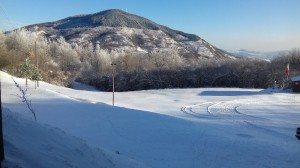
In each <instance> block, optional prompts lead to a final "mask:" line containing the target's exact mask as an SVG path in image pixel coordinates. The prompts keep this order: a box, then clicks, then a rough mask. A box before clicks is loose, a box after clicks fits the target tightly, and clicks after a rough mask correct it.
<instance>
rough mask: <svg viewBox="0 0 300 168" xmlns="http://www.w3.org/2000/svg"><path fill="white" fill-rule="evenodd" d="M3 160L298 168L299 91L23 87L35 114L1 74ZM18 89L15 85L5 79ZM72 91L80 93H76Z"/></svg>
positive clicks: (21, 163) (159, 167) (163, 167)
mask: <svg viewBox="0 0 300 168" xmlns="http://www.w3.org/2000/svg"><path fill="white" fill-rule="evenodd" d="M1 79H2V101H3V102H2V103H3V104H2V106H3V108H4V113H3V122H4V123H3V127H4V139H5V152H6V153H5V154H6V158H7V161H6V164H8V165H13V164H15V165H18V166H20V167H37V166H38V167H72V166H73V167H93V166H94V167H146V166H148V167H153V168H166V167H172V168H182V167H185V168H198V167H256V168H257V167H272V168H273V167H275V168H276V167H278V168H285V167H286V168H291V167H300V158H299V156H300V141H298V140H297V139H296V138H295V132H296V127H299V126H300V94H293V93H290V92H284V91H280V90H271V89H270V90H261V89H240V88H199V89H164V90H148V91H136V92H122V93H115V105H116V106H115V107H113V106H111V105H110V104H111V101H112V94H111V93H107V92H100V91H97V90H93V88H91V87H89V88H88V89H86V90H85V88H86V87H85V86H81V85H80V84H76V85H74V87H76V89H69V88H63V87H58V86H54V85H50V84H47V83H44V82H40V87H39V88H37V89H35V88H34V83H33V82H30V83H29V87H28V88H27V89H28V90H27V94H28V96H29V99H30V100H31V102H32V107H33V108H34V110H35V112H36V116H37V121H36V122H35V121H34V119H33V116H32V114H31V112H30V111H29V110H28V109H27V108H26V105H25V103H24V102H21V99H20V98H19V97H18V95H20V94H21V93H20V91H19V90H18V88H17V87H16V86H15V84H14V83H13V81H12V78H11V77H10V76H9V75H8V74H6V73H2V72H1ZM14 79H15V80H16V82H17V83H18V84H20V86H21V87H22V88H24V89H25V88H26V87H25V86H24V84H25V80H24V79H18V78H14ZM80 89H81V90H80Z"/></svg>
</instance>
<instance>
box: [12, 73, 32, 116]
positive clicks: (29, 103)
mask: <svg viewBox="0 0 300 168" xmlns="http://www.w3.org/2000/svg"><path fill="white" fill-rule="evenodd" d="M11 78H12V80H13V81H14V83H15V85H16V87H17V88H19V90H20V92H21V93H22V95H21V96H19V97H20V98H21V99H22V102H25V103H26V105H27V107H28V109H29V110H30V111H31V113H32V114H33V117H34V120H35V121H36V115H35V111H34V110H33V108H32V105H31V100H28V97H29V96H30V95H29V96H28V95H26V93H27V89H25V90H23V89H22V88H21V86H20V85H19V84H18V83H17V82H16V81H15V80H14V78H13V77H11Z"/></svg>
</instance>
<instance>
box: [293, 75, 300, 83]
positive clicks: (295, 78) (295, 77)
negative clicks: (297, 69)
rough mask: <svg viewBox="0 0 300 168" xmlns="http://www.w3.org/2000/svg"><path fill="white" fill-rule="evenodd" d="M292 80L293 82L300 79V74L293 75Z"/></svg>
mask: <svg viewBox="0 0 300 168" xmlns="http://www.w3.org/2000/svg"><path fill="white" fill-rule="evenodd" d="M291 81H293V82H296V81H300V75H299V76H294V77H291Z"/></svg>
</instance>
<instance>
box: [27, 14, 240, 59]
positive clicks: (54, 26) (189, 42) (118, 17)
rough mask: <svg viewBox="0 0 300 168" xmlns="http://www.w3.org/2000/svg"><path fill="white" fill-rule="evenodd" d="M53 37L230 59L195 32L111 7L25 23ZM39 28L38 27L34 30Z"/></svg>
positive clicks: (116, 47)
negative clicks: (60, 18) (43, 21)
mask: <svg viewBox="0 0 300 168" xmlns="http://www.w3.org/2000/svg"><path fill="white" fill-rule="evenodd" d="M25 28H27V29H28V30H30V31H40V32H43V34H44V35H45V37H47V38H50V39H52V40H56V39H58V38H60V37H61V36H62V37H64V38H65V39H66V40H67V41H68V42H69V43H75V44H79V45H88V44H89V43H92V44H93V45H94V46H96V45H97V44H98V45H100V46H101V48H103V49H108V50H114V51H118V52H125V53H135V52H141V53H143V52H146V53H147V52H150V53H152V52H158V51H165V50H170V51H175V52H177V53H179V54H180V55H181V56H184V57H187V58H194V57H195V58H197V59H198V58H210V59H232V58H234V57H233V56H232V55H231V54H229V53H227V52H225V51H223V50H221V49H218V48H217V47H215V46H213V45H211V44H209V43H208V42H206V41H205V40H203V39H201V38H200V37H198V36H197V35H194V34H188V33H184V32H181V31H177V30H173V29H171V28H168V27H166V26H163V25H159V24H157V23H155V22H153V21H151V20H149V19H146V18H144V17H141V16H137V15H134V14H130V13H127V12H125V11H122V10H118V9H112V10H106V11H102V12H98V13H94V14H87V15H79V16H71V17H68V18H65V19H62V20H58V21H55V22H47V23H40V24H34V25H29V26H26V27H25ZM37 28H38V29H37Z"/></svg>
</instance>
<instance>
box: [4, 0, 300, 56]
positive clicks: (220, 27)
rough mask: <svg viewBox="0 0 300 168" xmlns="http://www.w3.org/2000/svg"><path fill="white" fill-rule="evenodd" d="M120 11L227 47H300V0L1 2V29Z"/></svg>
mask: <svg viewBox="0 0 300 168" xmlns="http://www.w3.org/2000/svg"><path fill="white" fill-rule="evenodd" d="M107 9H121V10H124V11H127V12H129V13H133V14H136V15H139V16H142V17H145V18H147V19H150V20H152V21H154V22H156V23H158V24H161V25H165V26H168V27H170V28H172V29H176V30H180V31H183V32H186V33H192V34H196V35H198V36H200V37H201V38H203V39H205V40H206V41H208V42H209V43H211V44H213V45H215V46H216V47H218V48H221V49H225V50H238V49H248V50H256V51H275V50H288V49H292V48H300V0H85V1H84V0H26V1H22V0H0V30H1V31H7V30H12V29H15V28H19V27H22V26H26V25H30V24H35V23H42V22H50V21H57V20H60V19H63V18H66V17H68V16H73V15H78V14H91V13H96V12H100V11H103V10H107Z"/></svg>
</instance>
